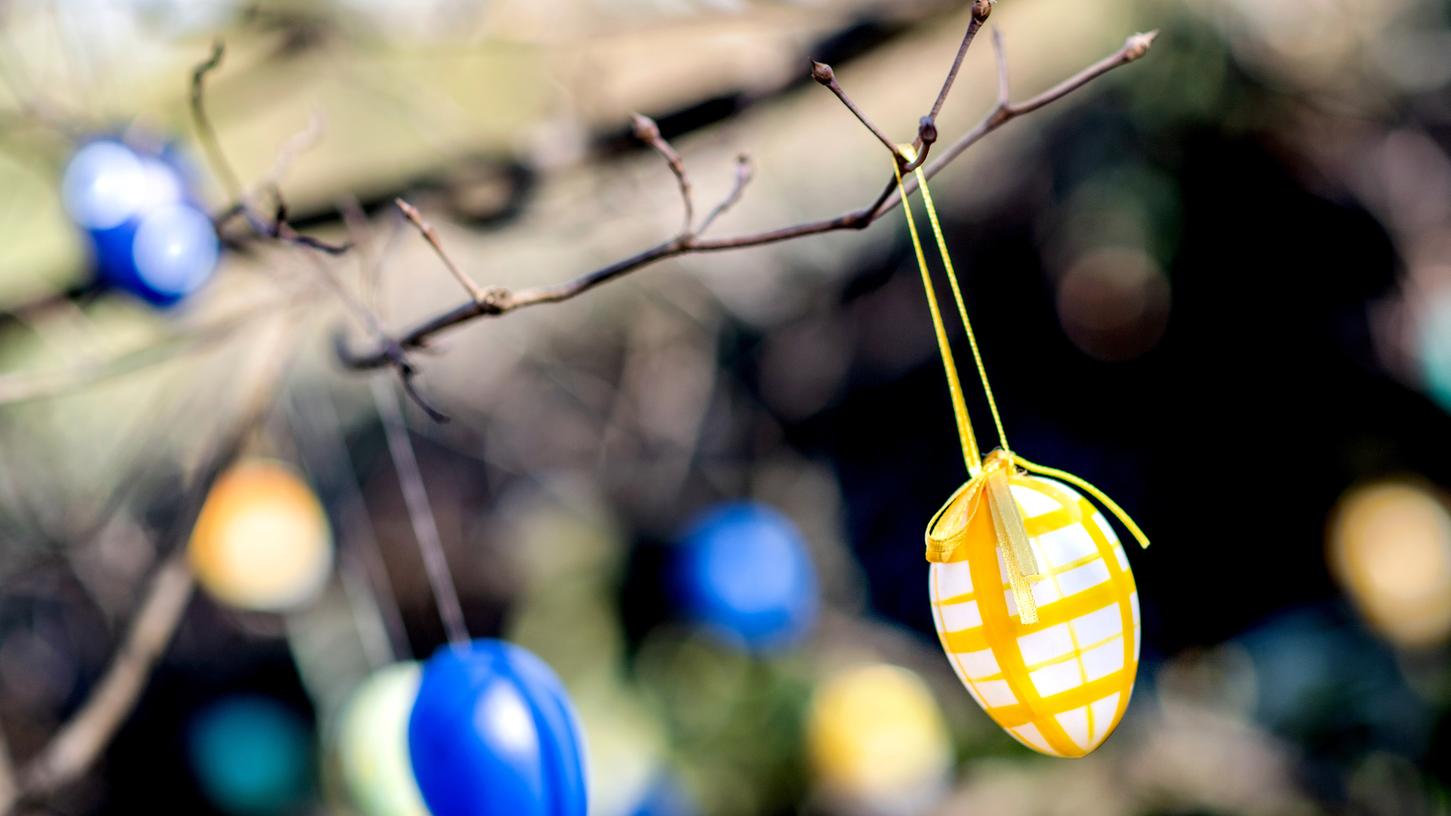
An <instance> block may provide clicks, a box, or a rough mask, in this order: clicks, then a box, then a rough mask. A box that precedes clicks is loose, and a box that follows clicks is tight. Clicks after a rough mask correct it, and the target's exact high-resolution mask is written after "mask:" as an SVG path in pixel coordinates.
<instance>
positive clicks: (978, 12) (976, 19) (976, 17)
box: [927, 0, 993, 121]
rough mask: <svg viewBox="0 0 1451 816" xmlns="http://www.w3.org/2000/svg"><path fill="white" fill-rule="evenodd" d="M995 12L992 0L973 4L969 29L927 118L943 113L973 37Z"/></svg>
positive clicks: (963, 37)
mask: <svg viewBox="0 0 1451 816" xmlns="http://www.w3.org/2000/svg"><path fill="white" fill-rule="evenodd" d="M992 13H993V3H992V0H976V2H974V3H973V4H972V20H971V21H969V22H968V24H967V31H966V32H965V33H964V34H963V35H962V43H961V44H960V45H958V46H957V54H956V56H954V57H953V59H952V67H951V68H949V69H947V78H946V79H944V80H942V90H940V91H938V92H937V99H936V100H935V101H934V102H933V103H932V110H931V112H929V113H928V114H927V118H928V119H930V120H932V121H936V120H937V115H938V114H939V113H942V106H943V105H944V104H945V103H946V102H947V94H948V93H950V92H951V91H952V83H953V81H954V80H956V79H957V72H958V71H959V70H960V69H961V68H962V60H963V58H964V57H965V56H967V49H968V48H969V47H971V46H972V41H973V38H975V37H976V36H977V32H978V30H979V29H981V28H982V25H983V23H986V22H987V18H988V16H989V15H991V14H992Z"/></svg>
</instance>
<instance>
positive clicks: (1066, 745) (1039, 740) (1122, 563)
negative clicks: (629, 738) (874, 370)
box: [894, 145, 1149, 757]
mask: <svg viewBox="0 0 1451 816" xmlns="http://www.w3.org/2000/svg"><path fill="white" fill-rule="evenodd" d="M915 155H916V154H915V152H914V151H913V149H912V147H911V146H910V145H908V146H905V147H903V148H902V150H901V155H900V157H899V158H900V160H899V161H897V162H894V168H895V170H896V176H897V190H898V193H899V195H900V196H901V198H902V201H903V202H904V206H903V207H902V212H903V213H904V214H905V216H906V220H907V232H908V235H909V236H910V238H911V241H912V249H913V251H914V253H915V255H916V259H917V266H918V269H919V271H920V272H921V273H922V289H923V292H924V294H925V295H926V298H927V306H928V311H929V313H930V314H931V317H932V328H933V331H934V333H935V334H936V336H937V348H938V352H939V354H940V355H941V357H942V366H943V370H944V372H945V373H946V375H947V390H948V394H949V396H950V397H951V402H952V412H953V417H954V419H955V420H956V424H957V432H958V441H959V442H960V444H961V447H962V456H963V462H964V463H965V464H966V465H967V471H968V474H969V479H968V481H967V482H966V483H964V484H963V485H962V487H960V488H958V489H957V491H956V492H955V493H953V494H952V496H951V497H950V498H949V499H948V500H947V503H946V504H944V505H943V506H942V509H940V510H938V511H937V513H936V515H934V516H933V517H932V520H931V521H930V522H928V525H927V533H926V539H927V560H928V561H929V562H931V567H930V569H929V578H928V591H929V594H930V600H931V604H932V620H933V623H934V624H935V626H936V628H937V634H938V638H939V640H940V641H941V643H942V650H943V651H944V652H945V653H946V654H947V658H948V660H949V661H950V662H951V663H952V667H953V669H954V671H956V673H957V676H958V678H959V679H960V680H961V681H962V684H963V685H964V686H965V687H966V688H967V690H968V693H969V694H971V695H972V698H973V699H974V700H975V701H976V702H977V704H978V705H979V706H981V707H982V709H983V710H984V711H986V712H987V714H988V716H989V717H991V718H992V719H993V721H994V722H996V723H997V724H998V725H999V726H1001V727H1002V728H1003V729H1004V730H1006V731H1007V732H1008V733H1009V734H1011V735H1012V736H1013V738H1014V739H1016V740H1017V741H1018V742H1020V743H1022V744H1023V745H1026V746H1027V747H1029V748H1032V749H1033V750H1035V751H1038V752H1039V753H1042V754H1047V755H1049V756H1056V757H1081V756H1085V755H1087V754H1088V753H1089V752H1090V751H1092V750H1094V749H1095V748H1097V747H1098V746H1099V745H1101V744H1103V741H1104V740H1105V739H1107V738H1108V735H1109V734H1111V733H1112V732H1113V730H1114V728H1116V727H1117V726H1118V723H1119V720H1120V719H1122V718H1123V715H1124V711H1125V709H1126V708H1127V707H1128V703H1129V697H1130V695H1132V693H1133V689H1134V678H1135V676H1136V675H1137V673H1138V664H1139V641H1140V635H1139V632H1140V625H1139V596H1138V590H1137V588H1136V587H1135V585H1134V576H1133V571H1132V570H1130V568H1129V563H1128V558H1127V557H1126V556H1125V555H1124V550H1123V545H1121V544H1120V543H1119V540H1118V536H1116V535H1115V534H1114V531H1113V528H1112V527H1111V526H1109V524H1108V522H1107V520H1106V519H1105V518H1104V517H1103V514H1102V513H1100V512H1099V511H1098V509H1097V506H1095V505H1094V504H1093V503H1091V502H1089V500H1088V499H1086V498H1084V496H1083V495H1082V494H1081V493H1079V492H1078V490H1082V491H1084V492H1085V493H1088V494H1089V495H1090V496H1092V497H1093V498H1094V499H1095V500H1097V502H1098V506H1102V507H1104V508H1106V509H1107V510H1108V511H1109V512H1111V513H1112V514H1113V515H1114V516H1116V517H1117V518H1118V520H1119V522H1120V523H1122V524H1123V525H1124V527H1125V528H1126V529H1128V530H1129V532H1131V533H1132V534H1133V535H1134V537H1135V538H1136V539H1137V540H1138V542H1139V543H1140V544H1141V545H1142V546H1145V547H1147V546H1148V545H1149V540H1148V538H1147V537H1146V536H1145V535H1144V533H1143V531H1142V530H1141V529H1139V526H1138V525H1137V524H1135V523H1134V521H1133V519H1131V518H1129V516H1128V514H1127V513H1125V512H1124V511H1123V509H1122V508H1120V507H1119V506H1118V505H1117V504H1115V503H1114V502H1113V500H1112V499H1110V498H1109V497H1108V496H1107V495H1105V494H1104V493H1103V491H1101V490H1099V489H1098V488H1096V487H1094V486H1093V485H1092V484H1090V483H1089V482H1087V481H1085V480H1084V479H1081V478H1079V477H1078V476H1075V475H1073V474H1071V473H1068V472H1066V471H1062V470H1057V469H1055V468H1050V467H1044V466H1042V465H1037V464H1034V463H1032V462H1029V461H1028V460H1026V459H1024V458H1023V457H1021V456H1018V455H1017V454H1015V453H1013V452H1012V450H1011V448H1009V446H1008V441H1007V434H1006V433H1005V432H1004V430H1003V421H1002V417H1001V416H1000V415H999V412H998V406H997V400H996V399H995V398H994V396H993V390H992V386H991V384H990V383H989V382H988V376H987V368H986V366H985V365H984V364H983V359H982V351H981V349H980V348H979V347H978V343H977V337H976V335H975V334H974V332H973V329H972V321H971V320H970V319H969V318H968V314H967V305H966V302H965V300H964V298H963V296H962V287H961V286H960V284H959V283H958V280H957V275H956V273H955V272H954V270H953V267H952V257H951V254H950V253H949V252H948V250H947V242H946V240H945V239H944V238H943V234H942V225H941V222H940V220H939V219H938V217H937V212H936V210H935V209H934V208H933V204H932V193H931V192H930V190H929V189H928V186H927V176H926V175H925V174H924V173H923V172H922V170H921V169H920V168H917V169H916V170H915V171H914V173H915V178H916V181H917V190H918V191H920V193H921V196H922V205H923V207H924V209H925V210H926V212H927V218H928V222H929V223H930V225H931V227H932V237H933V238H934V239H935V240H936V244H937V251H938V255H939V256H940V257H941V259H942V266H943V270H944V272H945V273H946V277H947V281H948V283H949V285H950V287H951V291H952V297H953V302H954V304H955V305H956V307H957V314H958V316H959V317H960V318H961V319H962V326H963V329H964V334H965V335H966V336H967V341H968V345H969V348H970V349H971V352H972V360H973V363H974V365H975V367H976V368H977V374H978V379H979V381H980V382H981V384H982V391H983V397H984V399H985V401H986V402H987V407H988V411H989V413H990V415H991V417H992V421H993V427H994V430H996V431H997V437H998V441H999V443H1000V444H1001V447H1000V448H999V449H997V450H995V451H993V452H992V453H990V454H989V455H988V456H987V457H986V458H984V457H983V456H982V453H981V450H982V449H981V447H980V446H979V443H978V439H977V434H976V432H975V431H974V430H973V427H972V422H971V420H970V418H969V416H968V410H967V402H966V399H965V397H964V395H963V387H962V381H961V379H960V378H959V377H958V373H957V364H956V363H955V362H954V360H953V354H952V346H951V342H950V341H949V339H948V335H947V330H946V328H945V326H944V324H943V320H942V310H941V309H940V308H939V306H938V303H937V295H936V294H935V285H934V283H933V281H932V274H931V271H930V270H929V268H928V264H927V255H926V253H925V252H924V251H923V248H922V239H921V235H920V234H919V233H918V230H917V223H916V218H915V217H914V216H913V214H912V207H911V204H910V201H909V195H908V192H907V188H906V185H905V184H904V183H903V174H902V167H904V166H906V165H907V163H909V162H911V161H912V159H913V158H914V157H915ZM1070 485H1072V486H1071V487H1070ZM1075 487H1076V488H1078V490H1075V489H1074V488H1075Z"/></svg>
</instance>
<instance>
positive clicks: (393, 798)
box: [337, 661, 428, 816]
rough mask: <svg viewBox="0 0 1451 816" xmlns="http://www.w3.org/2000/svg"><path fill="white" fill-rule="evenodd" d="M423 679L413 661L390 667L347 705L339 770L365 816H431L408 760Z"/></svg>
mask: <svg viewBox="0 0 1451 816" xmlns="http://www.w3.org/2000/svg"><path fill="white" fill-rule="evenodd" d="M421 676H422V672H421V669H420V667H419V665H418V664H417V663H414V662H411V661H410V662H407V663H395V664H393V665H391V666H387V667H384V668H382V669H379V670H378V671H376V672H374V673H373V674H372V675H371V676H369V677H368V679H367V680H364V681H363V683H362V684H361V685H360V686H358V688H357V690H356V691H354V692H353V693H352V695H351V696H350V697H349V698H348V701H347V702H346V703H345V704H344V705H343V709H342V714H341V717H340V720H339V722H338V729H337V757H338V766H339V769H340V771H341V775H342V779H343V784H344V785H345V786H346V787H347V791H348V795H349V797H350V798H351V799H352V801H353V804H354V805H356V806H357V808H358V811H359V812H360V813H361V814H363V816H428V807H427V806H426V805H424V803H423V795H422V794H421V793H419V791H418V783H417V782H415V781H414V779H413V762H412V760H411V759H410V758H409V754H408V717H409V715H410V714H411V713H412V712H413V700H414V698H415V697H417V696H418V683H419V679H420V678H421Z"/></svg>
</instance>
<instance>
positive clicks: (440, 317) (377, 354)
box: [335, 15, 1155, 369]
mask: <svg viewBox="0 0 1451 816" xmlns="http://www.w3.org/2000/svg"><path fill="white" fill-rule="evenodd" d="M974 19H976V15H975V16H974ZM1154 36H1155V32H1149V33H1147V34H1135V35H1133V36H1131V37H1129V38H1128V39H1127V40H1125V41H1124V44H1123V46H1122V47H1121V48H1119V49H1118V50H1117V51H1115V52H1114V53H1112V54H1110V55H1108V56H1107V57H1105V58H1103V59H1102V60H1099V61H1098V62H1096V63H1094V64H1092V65H1089V66H1088V67H1086V68H1084V69H1083V70H1081V71H1079V72H1078V73H1076V74H1074V75H1073V76H1071V77H1068V78H1067V79H1065V80H1063V81H1062V82H1060V83H1058V84H1057V85H1055V86H1053V87H1052V88H1049V89H1048V90H1046V91H1043V92H1042V93H1040V94H1038V95H1037V96H1034V97H1031V98H1029V99H1027V100H1025V101H1023V102H1019V103H1016V104H1014V103H1011V102H1006V101H1003V100H999V102H998V103H997V104H996V105H995V106H994V108H993V109H992V111H990V112H989V113H988V115H987V116H986V117H984V118H983V120H982V121H981V122H979V123H978V124H977V126H976V127H974V128H973V129H972V130H970V131H968V132H967V133H966V134H964V135H963V136H962V137H960V138H959V139H958V140H957V141H955V142H953V143H952V144H951V145H950V146H949V147H947V148H946V149H945V151H943V152H942V154H941V155H938V156H937V157H936V158H935V159H934V160H933V161H932V162H930V163H928V164H927V165H926V166H925V167H923V173H924V175H926V176H927V177H928V178H931V177H933V176H936V175H937V174H938V173H940V172H941V171H942V170H943V169H944V168H946V167H947V166H948V165H949V164H951V163H952V161H953V160H954V159H956V158H957V157H958V156H960V155H961V154H962V153H963V152H964V151H965V150H967V149H968V148H969V147H971V146H972V145H974V144H976V143H977V142H978V141H980V140H981V139H982V138H983V137H984V136H986V135H987V134H989V133H991V132H993V131H995V130H997V129H998V128H1000V127H1002V126H1003V125H1005V124H1007V123H1008V122H1010V121H1012V120H1013V119H1016V118H1017V117H1019V116H1022V115H1024V114H1028V113H1031V112H1033V111H1036V110H1038V109H1039V108H1042V107H1044V106H1045V105H1048V104H1050V103H1052V102H1055V101H1057V100H1059V99H1062V98H1063V97H1065V96H1068V95H1069V94H1071V93H1073V92H1074V91H1076V90H1078V89H1079V88H1082V87H1083V86H1084V85H1087V84H1088V83H1090V82H1092V81H1093V80H1095V79H1097V78H1099V77H1101V76H1103V75H1104V74H1106V73H1108V72H1109V71H1112V70H1113V69H1115V68H1118V67H1120V66H1122V65H1127V64H1129V63H1131V62H1134V61H1135V60H1138V59H1140V58H1141V57H1143V56H1144V55H1145V54H1146V53H1148V51H1149V47H1150V45H1152V43H1153V40H1154ZM879 138H881V137H880V136H879ZM887 144H888V146H891V145H890V142H889V141H887ZM892 149H893V151H894V152H895V150H896V148H895V147H892ZM895 187H896V181H895V177H894V178H893V179H889V180H888V183H887V185H886V186H885V187H884V188H883V190H882V192H881V193H880V194H878V196H877V197H876V199H875V200H873V201H872V203H870V204H868V205H867V206H865V207H862V208H860V209H856V210H849V211H847V212H844V213H841V214H840V215H837V216H834V217H832V218H825V219H821V220H819V221H808V222H804V223H800V224H794V225H791V226H786V227H780V228H778V229H773V230H767V231H764V232H757V233H750V234H746V235H738V236H734V237H729V238H718V239H706V238H702V237H699V236H691V235H683V236H677V237H675V238H672V239H670V240H668V241H664V242H662V243H659V244H656V245H655V246H652V247H649V248H648V249H645V250H642V251H641V252H638V253H636V254H635V255H632V256H630V257H628V258H624V259H621V260H618V261H615V262H614V263H611V264H609V265H607V266H603V267H601V268H599V269H595V270H593V271H590V272H586V273H584V274H583V275H580V276H578V277H576V278H573V279H571V280H568V281H564V282H562V283H557V284H552V285H548V286H540V287H534V288H529V289H521V290H519V291H517V292H514V291H510V290H508V289H504V288H502V287H493V288H488V289H486V294H485V297H484V299H483V300H481V301H471V302H468V303H464V304H461V305H459V306H455V307H453V308H451V309H448V310H446V311H444V312H441V313H439V314H436V315H434V316H432V317H429V318H427V319H425V320H423V321H421V322H420V323H418V324H417V325H415V326H413V327H412V328H409V329H407V330H406V331H404V332H403V333H402V334H401V335H399V336H398V337H397V339H391V340H389V341H388V343H387V344H383V345H381V346H378V347H375V348H372V349H369V350H366V351H363V352H356V351H354V350H352V349H351V348H350V347H349V346H348V344H347V341H346V338H345V337H343V336H342V335H341V334H340V335H338V336H337V337H336V338H335V339H336V347H337V353H338V357H339V359H340V360H341V361H342V363H343V364H344V365H346V366H348V367H349V368H354V369H371V368H378V367H381V366H384V365H389V364H390V363H392V361H393V356H392V355H393V354H395V353H396V352H395V351H394V350H395V349H396V350H401V351H404V352H406V351H408V350H411V349H420V348H426V347H427V346H428V344H429V342H430V341H431V340H432V339H433V338H434V337H435V336H436V335H438V334H439V333H440V332H443V331H445V330H447V329H450V328H452V327H454V326H458V325H461V324H463V323H468V322H470V321H473V320H475V319H478V318H483V317H498V316H500V315H505V314H508V313H510V312H513V311H516V310H518V309H522V308H524V307H527V306H536V305H539V304H542V303H559V302H561V301H565V300H569V299H570V298H574V297H577V296H579V295H581V294H583V293H585V292H588V291H589V290H590V289H593V288H594V287H596V286H599V285H600V284H602V283H606V282H608V281H611V280H613V279H615V278H618V277H620V276H622V275H625V274H628V273H630V272H633V271H635V270H637V269H640V268H641V267H645V266H649V265H650V264H653V263H656V262H658V261H661V260H664V259H666V258H673V257H676V256H679V255H685V254H693V253H699V252H719V251H723V250H732V249H743V248H745V247H754V246H762V245H765V244H773V243H778V242H781V241H789V240H792V239H795V238H800V237H802V236H806V235H819V234H822V233H827V232H835V231H837V230H846V229H856V230H860V229H865V228H866V227H868V226H870V225H871V224H872V223H873V222H875V221H876V220H877V219H879V218H881V217H882V216H883V215H885V214H886V213H888V212H891V211H892V210H893V209H895V208H896V207H897V205H898V204H900V203H901V198H900V195H899V194H898V193H897V191H896V189H895ZM915 189H916V179H915V177H908V178H907V180H906V190H907V192H908V194H910V193H911V192H912V191H913V190H915Z"/></svg>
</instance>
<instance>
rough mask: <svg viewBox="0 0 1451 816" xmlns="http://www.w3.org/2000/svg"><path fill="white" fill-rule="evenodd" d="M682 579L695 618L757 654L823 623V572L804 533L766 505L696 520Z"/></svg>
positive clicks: (742, 505) (686, 543) (728, 508)
mask: <svg viewBox="0 0 1451 816" xmlns="http://www.w3.org/2000/svg"><path fill="white" fill-rule="evenodd" d="M676 577H677V584H678V590H679V595H680V600H681V603H682V606H683V607H684V611H685V613H686V615H687V616H688V617H690V618H691V619H692V620H694V621H696V622H697V623H699V624H701V625H702V626H704V627H706V628H707V629H709V630H711V631H713V632H715V633H717V634H720V635H724V636H725V639H726V640H728V641H733V642H739V643H744V644H745V645H746V646H747V647H749V648H752V649H769V648H773V647H777V646H783V645H788V644H790V643H792V642H794V641H796V640H798V639H799V638H800V637H801V636H802V635H803V634H805V632H806V631H807V630H808V629H810V627H811V625H812V623H814V622H815V620H816V610H817V583H816V570H815V568H814V567H813V566H812V564H811V558H810V556H809V554H808V553H807V551H806V545H805V543H804V542H803V541H802V539H801V534H800V533H799V532H797V530H796V527H795V525H793V524H792V523H791V521H790V520H789V519H787V518H786V517H785V516H784V515H782V514H781V513H779V512H777V511H776V510H773V509H771V508H769V507H766V506H763V505H760V504H754V503H748V502H739V503H732V504H725V505H722V506H719V507H717V508H715V509H713V510H710V511H708V512H707V513H706V514H705V515H704V516H702V517H701V518H699V519H698V520H697V521H695V523H693V524H692V525H691V526H690V528H689V529H688V531H687V532H686V534H685V536H684V540H683V550H682V555H681V560H680V563H679V565H678V571H677V575H676Z"/></svg>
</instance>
